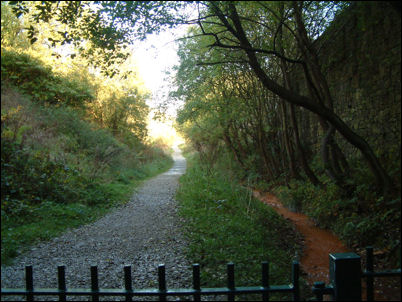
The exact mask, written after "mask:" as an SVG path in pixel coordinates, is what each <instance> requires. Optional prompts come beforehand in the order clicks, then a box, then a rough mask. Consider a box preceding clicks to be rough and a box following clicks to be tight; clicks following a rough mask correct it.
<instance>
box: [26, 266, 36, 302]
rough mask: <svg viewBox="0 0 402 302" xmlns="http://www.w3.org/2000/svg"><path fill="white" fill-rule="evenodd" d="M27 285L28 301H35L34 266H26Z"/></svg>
mask: <svg viewBox="0 0 402 302" xmlns="http://www.w3.org/2000/svg"><path fill="white" fill-rule="evenodd" d="M25 285H26V291H27V301H33V300H34V295H33V289H34V287H33V270H32V265H27V266H25Z"/></svg>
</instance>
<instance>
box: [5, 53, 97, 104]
mask: <svg viewBox="0 0 402 302" xmlns="http://www.w3.org/2000/svg"><path fill="white" fill-rule="evenodd" d="M1 78H2V80H7V81H9V82H10V83H12V84H13V85H15V86H17V87H18V88H19V90H21V91H22V92H25V93H28V94H29V95H31V96H32V99H33V100H35V101H36V102H40V103H48V104H64V105H69V106H74V107H82V106H83V105H85V104H86V103H88V102H91V101H93V100H94V91H92V89H91V88H90V87H88V86H87V85H84V84H83V83H82V82H80V81H77V80H74V79H70V78H66V77H62V76H58V75H56V74H54V73H53V72H52V69H51V68H50V67H47V66H45V65H44V64H43V63H42V62H41V61H40V60H39V59H36V58H33V57H32V56H30V55H28V54H24V53H18V52H16V51H11V50H6V49H3V48H2V50H1Z"/></svg>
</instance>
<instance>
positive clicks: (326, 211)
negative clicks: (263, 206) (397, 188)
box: [276, 181, 401, 264]
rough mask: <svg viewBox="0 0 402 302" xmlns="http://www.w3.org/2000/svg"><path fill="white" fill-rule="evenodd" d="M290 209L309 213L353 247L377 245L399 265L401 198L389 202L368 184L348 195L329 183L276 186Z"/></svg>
mask: <svg viewBox="0 0 402 302" xmlns="http://www.w3.org/2000/svg"><path fill="white" fill-rule="evenodd" d="M276 193H277V194H278V196H279V198H280V199H281V201H282V202H283V203H284V204H285V205H286V206H287V207H288V208H290V209H292V210H297V211H302V212H304V213H305V214H307V215H308V216H309V217H310V218H311V219H312V220H313V221H314V222H315V223H316V225H318V226H319V227H322V228H326V229H330V230H332V231H334V232H335V233H336V234H337V235H339V237H340V238H341V239H342V240H343V241H345V243H346V244H347V245H348V246H351V247H364V246H368V245H372V246H375V247H376V248H378V249H383V250H385V251H387V252H388V255H389V257H390V258H392V259H391V261H392V262H394V263H395V264H396V262H398V261H400V260H398V256H397V255H398V253H399V252H400V221H401V209H400V201H401V200H400V198H396V199H394V200H391V201H387V202H385V203H386V206H384V200H383V198H382V197H378V196H375V195H372V194H370V190H368V189H367V188H366V187H365V185H361V186H359V187H357V190H356V191H355V192H354V194H353V195H352V196H349V197H346V196H344V195H343V194H342V192H341V191H340V190H339V188H338V187H337V186H336V185H335V184H333V183H330V182H328V183H327V184H326V187H325V188H319V187H315V186H313V185H312V184H311V183H307V182H302V181H292V182H290V184H289V187H285V186H282V187H278V188H277V189H276Z"/></svg>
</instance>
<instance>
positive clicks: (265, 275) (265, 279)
mask: <svg viewBox="0 0 402 302" xmlns="http://www.w3.org/2000/svg"><path fill="white" fill-rule="evenodd" d="M261 273H262V287H263V288H264V289H265V288H269V262H268V261H264V262H263V263H262V264H261ZM262 301H269V292H264V293H262Z"/></svg>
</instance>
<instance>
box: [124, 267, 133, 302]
mask: <svg viewBox="0 0 402 302" xmlns="http://www.w3.org/2000/svg"><path fill="white" fill-rule="evenodd" d="M124 287H125V289H126V291H127V294H126V301H132V298H133V296H132V295H131V293H132V291H133V286H132V278H131V266H130V265H126V266H124Z"/></svg>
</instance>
